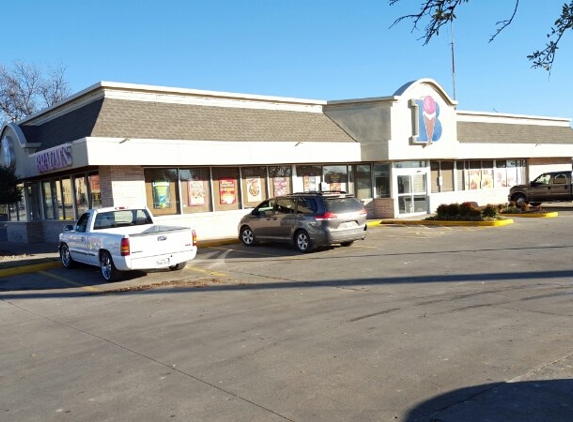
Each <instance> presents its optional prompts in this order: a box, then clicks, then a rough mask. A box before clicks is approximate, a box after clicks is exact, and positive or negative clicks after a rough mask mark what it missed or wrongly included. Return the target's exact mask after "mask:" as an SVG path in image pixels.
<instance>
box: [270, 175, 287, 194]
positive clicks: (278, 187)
mask: <svg viewBox="0 0 573 422" xmlns="http://www.w3.org/2000/svg"><path fill="white" fill-rule="evenodd" d="M287 193H288V177H275V178H274V179H273V196H282V195H286V194H287Z"/></svg>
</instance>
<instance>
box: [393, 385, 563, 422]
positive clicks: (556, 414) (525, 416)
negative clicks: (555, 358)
mask: <svg viewBox="0 0 573 422" xmlns="http://www.w3.org/2000/svg"><path fill="white" fill-rule="evenodd" d="M572 407H573V379H554V380H539V381H537V380H536V381H522V382H507V383H506V382H500V383H492V384H482V385H477V386H472V387H466V388H462V389H459V390H454V391H451V392H449V393H446V394H442V395H440V396H437V397H434V398H432V399H430V400H428V401H426V402H423V403H421V404H419V405H418V406H416V407H415V408H414V409H412V410H411V411H410V412H409V413H408V414H407V416H406V417H405V418H404V419H403V420H404V422H427V421H433V422H450V421H464V422H482V421H516V422H517V421H528V422H546V421H552V422H568V421H571V417H572V416H571V415H572V413H571V412H572Z"/></svg>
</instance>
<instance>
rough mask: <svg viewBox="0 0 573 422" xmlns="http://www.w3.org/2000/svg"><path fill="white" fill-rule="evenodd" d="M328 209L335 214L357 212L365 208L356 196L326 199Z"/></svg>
mask: <svg viewBox="0 0 573 422" xmlns="http://www.w3.org/2000/svg"><path fill="white" fill-rule="evenodd" d="M324 204H325V207H326V211H329V212H333V213H335V214H342V213H345V212H357V211H361V210H362V209H363V208H364V205H362V202H360V201H359V200H358V199H356V198H332V199H326V200H325V201H324Z"/></svg>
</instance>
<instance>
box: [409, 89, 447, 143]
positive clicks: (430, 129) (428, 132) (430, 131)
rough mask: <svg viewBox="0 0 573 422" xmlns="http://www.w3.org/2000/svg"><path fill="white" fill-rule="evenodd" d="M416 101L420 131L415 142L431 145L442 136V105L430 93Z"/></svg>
mask: <svg viewBox="0 0 573 422" xmlns="http://www.w3.org/2000/svg"><path fill="white" fill-rule="evenodd" d="M414 102H415V104H416V106H417V107H416V108H417V110H418V122H417V123H418V125H417V126H418V127H417V129H418V130H417V132H418V133H417V134H416V135H417V136H414V142H416V143H420V144H427V145H431V144H432V143H433V142H436V141H438V140H439V139H440V137H441V136H442V123H441V122H440V105H439V104H438V103H437V102H436V101H435V100H434V98H432V97H431V96H429V95H427V96H425V97H424V98H422V99H418V100H415V101H414Z"/></svg>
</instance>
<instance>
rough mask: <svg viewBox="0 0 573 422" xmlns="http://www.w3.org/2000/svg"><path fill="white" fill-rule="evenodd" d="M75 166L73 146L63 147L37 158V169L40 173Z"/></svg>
mask: <svg viewBox="0 0 573 422" xmlns="http://www.w3.org/2000/svg"><path fill="white" fill-rule="evenodd" d="M72 164H73V160H72V146H71V145H63V146H60V147H57V148H53V149H51V150H48V151H45V152H42V153H40V154H38V155H37V156H36V168H37V169H38V171H39V172H40V173H45V172H47V171H53V170H58V169H63V168H66V167H70V166H71V165H72Z"/></svg>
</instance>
